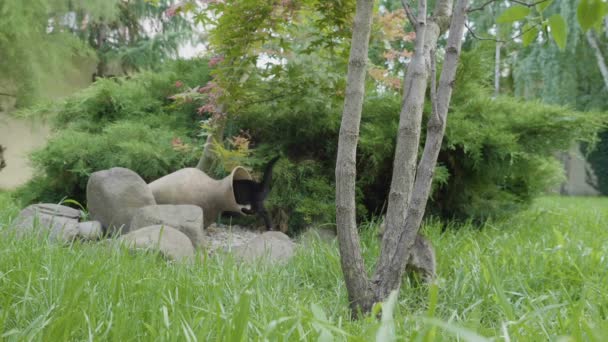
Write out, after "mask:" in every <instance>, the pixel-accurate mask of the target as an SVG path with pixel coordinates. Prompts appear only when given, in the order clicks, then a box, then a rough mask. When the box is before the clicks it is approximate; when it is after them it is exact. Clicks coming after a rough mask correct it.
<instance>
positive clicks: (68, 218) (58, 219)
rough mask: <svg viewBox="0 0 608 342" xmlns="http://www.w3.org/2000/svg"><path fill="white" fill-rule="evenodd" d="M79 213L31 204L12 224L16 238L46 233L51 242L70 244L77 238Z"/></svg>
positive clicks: (61, 208)
mask: <svg viewBox="0 0 608 342" xmlns="http://www.w3.org/2000/svg"><path fill="white" fill-rule="evenodd" d="M79 218H80V211H79V210H76V209H74V208H70V207H66V206H62V205H59V204H50V203H43V204H32V205H30V206H28V207H26V208H25V209H23V210H21V212H20V213H19V216H17V218H16V219H15V221H14V222H13V225H12V226H13V227H14V228H16V229H17V236H20V237H21V236H23V235H25V234H29V233H35V234H39V235H40V236H41V237H42V236H43V233H46V232H48V234H49V239H50V240H51V241H60V242H67V243H69V242H71V241H73V240H74V239H76V237H77V236H78V219H79Z"/></svg>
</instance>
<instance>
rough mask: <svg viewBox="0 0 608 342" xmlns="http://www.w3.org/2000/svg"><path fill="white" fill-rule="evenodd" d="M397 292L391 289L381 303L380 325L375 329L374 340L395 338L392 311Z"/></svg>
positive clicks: (391, 339)
mask: <svg viewBox="0 0 608 342" xmlns="http://www.w3.org/2000/svg"><path fill="white" fill-rule="evenodd" d="M398 297H399V292H398V291H397V290H393V291H392V292H391V293H390V294H389V295H388V298H387V299H386V301H385V302H384V304H383V305H382V318H381V323H380V327H379V328H378V331H376V341H394V340H396V332H395V319H394V312H395V306H396V305H397V298H398Z"/></svg>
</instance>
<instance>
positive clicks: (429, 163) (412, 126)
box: [336, 0, 468, 314]
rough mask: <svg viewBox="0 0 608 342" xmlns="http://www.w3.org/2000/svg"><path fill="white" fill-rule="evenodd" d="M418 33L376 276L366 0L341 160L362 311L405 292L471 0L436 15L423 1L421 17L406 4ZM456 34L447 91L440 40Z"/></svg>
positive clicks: (447, 1) (346, 259) (352, 282)
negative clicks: (361, 231)
mask: <svg viewBox="0 0 608 342" xmlns="http://www.w3.org/2000/svg"><path fill="white" fill-rule="evenodd" d="M402 3H403V6H404V8H405V11H406V14H407V17H408V20H409V21H410V23H411V24H412V26H413V27H414V28H415V31H416V40H415V51H414V54H413V57H412V59H411V62H410V64H409V66H408V68H407V71H406V73H405V80H404V82H403V89H404V94H403V96H404V98H403V104H402V109H401V113H400V120H399V131H398V134H397V145H396V151H395V160H394V164H393V177H392V182H391V189H390V194H389V202H388V211H387V216H386V230H385V232H384V235H383V239H382V247H381V253H380V257H379V259H378V262H377V265H376V268H375V272H374V274H373V275H372V276H371V277H369V276H368V275H367V272H366V270H365V266H364V263H363V257H362V255H361V251H360V243H359V236H358V233H357V227H356V220H355V217H356V212H355V178H356V167H355V166H356V149H357V141H358V138H359V124H360V120H361V110H362V103H363V97H364V81H365V74H366V61H367V52H368V44H369V35H370V31H371V17H372V11H373V0H358V1H357V8H356V15H355V21H354V25H353V36H352V42H351V50H350V59H349V66H348V74H347V88H346V97H345V100H344V109H343V113H342V122H341V127H340V136H339V141H338V156H337V161H336V223H337V227H338V241H339V245H340V255H341V264H342V270H343V273H344V277H345V280H346V286H347V290H348V296H349V301H350V305H351V309H352V310H353V313H354V314H357V313H358V312H364V313H365V312H369V311H370V310H371V308H372V306H373V305H374V303H376V302H379V301H382V300H384V299H386V298H387V297H388V295H389V293H390V292H391V291H394V290H398V289H399V287H400V285H401V278H402V275H403V272H404V270H405V266H406V262H407V258H408V256H409V253H410V249H411V247H412V245H413V243H414V240H415V237H416V234H417V233H418V229H419V227H420V224H421V222H422V217H423V215H424V209H425V206H426V202H427V200H428V197H429V193H430V189H431V183H432V179H433V172H434V170H435V166H436V162H437V156H438V154H439V149H440V147H441V142H442V139H443V135H444V132H445V125H446V121H447V112H448V106H449V103H450V98H451V93H452V87H453V85H454V79H455V75H456V67H457V65H458V59H459V56H460V49H461V42H462V36H463V31H464V24H465V19H466V8H467V4H468V0H457V1H456V6H455V8H454V10H453V13H452V6H453V0H439V1H437V3H436V6H435V9H434V11H433V15H431V16H428V15H427V1H426V0H419V1H418V10H417V14H414V12H413V10H412V9H411V8H410V4H409V3H408V2H407V0H403V1H402ZM448 27H449V37H448V42H447V46H446V55H445V59H444V64H443V69H442V72H441V78H440V82H439V86H438V87H437V86H436V70H435V64H436V63H435V51H436V49H437V41H438V38H439V37H440V36H441V35H442V34H443V33H444V32H445V31H446V29H448ZM429 79H430V81H431V82H430V83H431V87H430V88H431V100H432V108H433V110H432V114H431V116H430V118H429V121H428V122H427V136H426V141H425V145H424V150H423V154H422V157H421V159H420V161H418V160H417V156H418V150H419V141H420V135H421V129H422V109H423V106H424V100H425V95H426V91H427V88H428V83H429Z"/></svg>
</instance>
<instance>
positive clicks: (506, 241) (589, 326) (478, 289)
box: [0, 194, 608, 341]
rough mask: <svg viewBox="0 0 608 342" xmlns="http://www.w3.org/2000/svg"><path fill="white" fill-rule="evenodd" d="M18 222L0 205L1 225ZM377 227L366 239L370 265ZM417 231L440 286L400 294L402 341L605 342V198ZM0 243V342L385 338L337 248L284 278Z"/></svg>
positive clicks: (80, 249)
mask: <svg viewBox="0 0 608 342" xmlns="http://www.w3.org/2000/svg"><path fill="white" fill-rule="evenodd" d="M16 212H17V208H16V207H15V206H14V204H12V202H11V201H10V199H9V198H8V196H7V195H6V194H0V224H3V225H5V224H6V223H7V222H8V221H9V220H10V217H12V216H14V215H15V213H16ZM374 229H375V227H373V226H371V225H370V227H364V228H363V232H362V233H363V241H364V244H365V245H364V248H363V249H364V253H365V255H366V257H367V259H368V260H369V261H370V262H369V264H370V266H371V265H372V264H373V262H372V260H373V258H374V256H375V255H376V254H377V253H378V245H377V241H376V240H375V238H374ZM425 232H426V234H427V235H428V236H429V237H430V239H431V240H432V241H433V244H434V246H435V250H436V253H437V261H438V275H439V279H438V282H437V286H436V287H431V288H429V287H425V286H415V285H413V284H411V283H410V282H409V281H408V280H407V279H406V281H405V282H404V285H403V287H402V289H401V294H400V296H399V298H398V301H397V305H396V308H395V312H394V327H395V334H396V336H397V338H398V339H399V340H408V341H409V340H423V341H435V340H458V339H460V340H476V339H479V340H483V339H484V338H493V339H496V340H504V341H547V340H564V341H568V340H573V341H606V340H608V199H597V198H595V199H591V198H544V199H541V200H538V201H537V203H536V204H535V205H534V207H533V208H532V209H530V210H528V211H526V212H524V213H521V214H520V215H518V216H517V217H514V218H512V219H510V220H508V221H504V222H500V223H495V224H487V225H486V226H485V227H483V229H481V230H479V229H475V228H472V227H469V226H463V227H460V228H459V229H458V230H452V231H449V232H447V233H445V234H443V235H442V234H440V228H439V226H438V225H433V224H430V225H427V226H426V227H425ZM0 236H1V237H2V238H1V239H0V340H7V341H24V340H39V341H66V340H79V341H80V340H111V341H129V340H146V341H148V340H162V341H165V340H167V341H196V340H198V341H208V340H226V341H240V340H264V339H267V340H270V341H275V340H285V341H287V340H289V341H292V340H317V339H319V340H323V341H329V340H332V339H331V338H332V337H333V339H334V340H355V341H357V340H359V341H369V340H373V339H375V338H376V336H377V334H378V332H379V330H380V332H382V331H384V332H386V329H384V328H390V322H385V323H381V322H379V321H377V320H375V319H372V318H366V319H362V320H359V321H351V320H350V319H349V311H348V308H347V307H348V306H347V300H346V290H345V286H344V283H343V280H342V277H341V270H340V263H339V257H338V252H337V245H336V244H335V243H334V244H333V245H330V244H323V243H315V244H313V245H312V246H310V247H307V248H302V249H300V250H299V252H298V253H297V255H296V257H294V258H293V259H292V260H291V261H290V262H289V263H288V264H286V265H283V266H270V265H264V264H257V265H240V264H237V263H235V262H234V261H233V260H232V259H231V258H230V257H227V256H218V257H213V258H208V259H205V260H203V261H201V262H200V263H194V264H173V263H167V262H165V261H163V260H162V259H160V258H158V257H155V256H154V255H150V254H143V253H141V254H140V253H138V254H131V253H128V252H126V251H125V250H122V249H119V248H110V247H108V245H107V244H92V243H91V244H86V243H84V244H76V245H74V246H72V247H61V246H58V245H53V244H48V243H41V242H38V241H36V240H20V241H15V240H14V239H11V238H10V235H9V236H7V235H4V234H0ZM383 324H384V325H383ZM381 326H382V327H383V328H382V329H379V328H380V327H381ZM389 335H391V334H390V333H389ZM562 337H569V338H568V339H562Z"/></svg>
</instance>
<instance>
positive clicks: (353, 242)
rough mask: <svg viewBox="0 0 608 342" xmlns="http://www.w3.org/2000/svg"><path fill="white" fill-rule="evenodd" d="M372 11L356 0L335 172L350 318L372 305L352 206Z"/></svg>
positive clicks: (364, 0) (368, 1) (365, 0)
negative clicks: (350, 311)
mask: <svg viewBox="0 0 608 342" xmlns="http://www.w3.org/2000/svg"><path fill="white" fill-rule="evenodd" d="M373 8H374V0H357V9H356V14H355V21H354V24H353V35H352V40H351V46H350V56H349V59H348V71H347V76H346V78H347V79H346V96H345V98H344V108H343V110H342V121H341V122H340V135H339V137H338V153H337V158H336V173H335V176H336V227H337V230H338V247H339V249H340V263H341V266H342V273H343V274H344V280H345V282H346V289H347V292H348V299H349V303H350V307H351V310H352V313H353V315H354V316H356V315H357V314H358V313H359V312H364V313H367V312H369V311H370V310H371V308H372V305H373V304H374V295H373V292H372V288H371V283H370V281H369V278H368V276H367V271H366V269H365V263H364V262H363V256H362V254H361V243H360V239H359V234H358V232H357V218H356V205H355V192H356V184H355V182H356V176H357V168H356V165H357V141H358V139H359V128H360V125H361V112H362V110H363V98H364V96H365V76H366V73H367V55H368V52H369V38H370V34H371V27H372V17H373Z"/></svg>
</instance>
